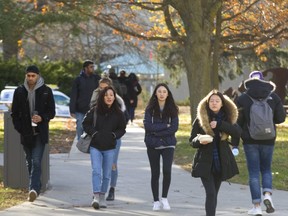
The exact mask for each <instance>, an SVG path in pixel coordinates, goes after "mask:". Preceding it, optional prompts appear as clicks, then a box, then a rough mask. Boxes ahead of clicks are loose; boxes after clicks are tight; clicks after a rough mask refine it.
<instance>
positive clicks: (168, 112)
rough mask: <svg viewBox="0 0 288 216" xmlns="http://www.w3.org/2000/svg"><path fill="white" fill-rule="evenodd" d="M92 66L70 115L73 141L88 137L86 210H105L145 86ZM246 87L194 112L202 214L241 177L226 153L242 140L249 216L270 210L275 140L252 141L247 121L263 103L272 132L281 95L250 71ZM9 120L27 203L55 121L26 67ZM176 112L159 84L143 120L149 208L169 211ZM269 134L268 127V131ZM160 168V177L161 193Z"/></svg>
mask: <svg viewBox="0 0 288 216" xmlns="http://www.w3.org/2000/svg"><path fill="white" fill-rule="evenodd" d="M93 68H94V63H93V62H92V61H85V62H84V64H83V69H82V71H81V73H80V75H79V76H78V77H77V78H76V79H75V81H74V84H73V87H72V92H71V102H70V112H71V115H72V116H73V117H75V118H76V121H77V136H78V138H79V137H80V136H81V134H82V133H83V131H85V132H86V133H87V134H88V135H90V136H91V137H92V141H91V145H90V158H91V166H92V191H93V200H92V204H91V205H92V206H93V208H95V209H99V208H106V207H107V204H106V201H111V200H114V199H115V187H116V182H117V177H118V168H117V160H118V155H119V151H120V146H121V137H122V136H123V135H124V134H125V133H126V124H127V121H128V118H129V119H130V121H131V122H133V119H134V115H135V113H134V112H135V107H136V106H137V96H138V95H139V94H140V93H141V91H142V89H141V86H140V84H139V82H138V79H137V77H136V75H135V74H133V73H131V74H130V75H129V76H128V77H126V74H125V71H121V72H120V74H121V75H120V77H119V79H118V78H115V74H114V73H115V71H113V70H111V71H109V74H108V75H107V76H104V77H102V78H101V77H100V76H98V75H95V74H94V73H93ZM117 82H118V84H119V83H122V84H125V86H126V87H125V86H122V87H121V86H120V85H119V86H120V88H118V89H120V90H118V91H117V90H116V89H117V88H116V87H115V86H116V85H117V84H116V83H117ZM129 83H130V84H129ZM244 86H245V89H246V91H245V93H244V94H242V95H241V96H240V97H238V98H237V101H236V102H235V103H234V102H233V101H232V100H231V99H230V98H229V97H228V96H226V95H223V94H222V93H221V92H220V91H218V90H212V91H211V92H209V94H207V96H205V97H204V98H203V99H202V100H201V101H200V103H199V104H198V107H197V115H196V117H195V119H194V121H193V123H192V130H191V135H190V138H189V143H190V145H191V146H192V147H193V148H195V149H196V153H195V155H194V159H193V164H192V176H193V177H196V178H198V177H199V178H200V179H201V182H202V184H203V186H204V189H205V194H206V201H205V211H206V216H215V215H216V208H217V196H218V192H219V190H220V186H221V183H222V181H225V180H228V179H230V178H232V177H233V176H235V175H237V174H239V170H238V167H237V163H236V160H235V155H233V153H232V151H231V149H233V148H238V146H239V143H240V138H241V139H242V142H243V147H244V152H245V156H246V162H247V169H248V172H249V186H250V192H251V199H252V203H253V208H252V209H251V210H249V211H248V215H262V209H261V203H262V202H263V203H264V205H265V207H266V212H267V213H273V212H274V211H275V208H274V205H273V202H272V192H273V191H272V172H271V164H272V155H273V149H274V144H275V139H276V135H274V136H273V137H272V138H269V139H255V138H252V136H251V132H250V131H249V129H250V128H249V127H250V125H251V123H250V122H251V118H252V117H251V115H252V114H251V112H250V111H251V106H252V105H253V103H254V100H255V101H263V100H265V101H267V103H268V104H269V107H270V109H271V110H272V111H271V113H273V127H274V128H273V129H276V126H275V124H279V123H282V122H284V121H285V117H286V113H285V110H284V108H283V105H282V103H281V100H280V98H279V97H278V96H277V94H275V93H274V90H275V85H274V84H273V83H272V82H269V81H265V80H264V78H263V75H262V73H261V72H260V71H254V72H252V73H251V74H250V75H249V78H248V79H247V80H246V81H245V82H244ZM125 89H126V90H125ZM132 92H133V94H132ZM132 95H133V96H132ZM35 111H37V113H35ZM125 112H126V113H128V115H125ZM11 115H12V119H13V123H14V127H15V129H16V130H17V131H18V132H19V133H20V134H21V143H22V144H23V148H24V151H25V154H26V161H27V167H28V171H29V178H30V184H29V195H28V200H29V201H31V202H33V201H34V200H35V199H36V198H37V196H38V195H39V193H40V189H41V181H40V176H41V160H42V155H43V151H44V148H45V144H47V143H48V123H49V121H50V119H52V118H53V117H54V116H55V104H54V99H53V95H52V91H51V89H50V88H49V87H47V86H46V85H45V84H44V80H43V78H42V77H41V76H40V73H39V69H38V68H37V67H36V66H34V65H32V66H29V67H27V69H26V74H25V81H24V84H23V85H21V86H19V87H18V88H17V89H16V90H15V94H14V98H13V106H12V114H11ZM178 115H179V109H178V106H177V104H176V103H175V101H174V98H173V95H172V92H171V91H170V89H169V87H168V85H166V84H165V83H159V84H157V85H156V87H155V89H154V91H153V93H152V95H151V97H150V99H149V101H148V104H147V106H146V108H145V113H144V119H143V125H144V129H145V138H144V142H145V144H146V147H147V156H148V160H149V163H150V170H151V190H152V196H153V200H154V202H153V206H152V209H153V210H154V211H159V210H161V209H163V210H166V211H169V210H170V209H171V206H170V204H169V202H168V192H169V187H170V183H171V177H172V163H173V158H174V150H175V146H176V144H177V140H176V135H175V134H176V132H177V130H178V126H179V118H178ZM127 116H128V117H127ZM32 122H33V123H35V124H36V126H35V125H34V126H33V125H32V124H31V123H32ZM270 131H271V130H270V129H269V130H267V133H270ZM272 131H273V130H272ZM161 159H162V163H161ZM161 164H162V174H163V180H162V191H161V196H160V192H159V188H160V173H161V172H160V170H161ZM261 179H262V181H261ZM261 183H262V184H261ZM109 185H110V189H109V191H108V188H109ZM261 187H262V190H261ZM107 192H108V196H107V197H106V193H107Z"/></svg>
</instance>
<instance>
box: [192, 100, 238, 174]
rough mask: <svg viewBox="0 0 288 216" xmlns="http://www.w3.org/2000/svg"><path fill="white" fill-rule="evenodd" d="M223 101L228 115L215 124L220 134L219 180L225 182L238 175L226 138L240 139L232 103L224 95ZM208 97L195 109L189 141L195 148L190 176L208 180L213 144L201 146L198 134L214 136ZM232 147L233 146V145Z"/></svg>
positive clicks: (236, 113) (236, 112)
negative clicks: (208, 108) (195, 114)
mask: <svg viewBox="0 0 288 216" xmlns="http://www.w3.org/2000/svg"><path fill="white" fill-rule="evenodd" d="M224 98H225V101H224V104H223V106H227V107H228V109H227V110H229V113H226V117H227V120H226V121H225V120H222V123H221V124H217V128H218V130H219V131H220V132H221V133H220V144H219V158H220V163H221V179H222V180H227V179H229V178H232V177H233V176H234V175H236V174H238V173H239V171H238V167H237V164H236V161H235V158H234V156H233V154H232V151H231V148H230V146H229V142H228V137H229V136H231V137H232V138H233V139H235V138H236V139H237V138H239V137H240V133H241V129H240V128H239V126H238V125H237V124H236V122H237V117H238V111H237V107H236V105H235V104H234V103H233V101H232V100H231V99H230V98H228V97H227V96H225V95H224ZM208 99H209V98H208V96H206V97H205V98H203V99H202V100H201V101H200V103H199V105H198V108H197V117H196V119H195V120H194V122H193V125H192V131H191V136H190V139H189V141H190V142H191V145H192V146H193V148H197V151H196V153H195V155H194V159H193V164H192V176H193V177H203V178H207V179H208V178H210V176H211V174H212V163H213V144H212V143H209V144H207V145H202V144H201V143H200V141H199V139H198V138H199V136H198V134H203V135H204V134H208V135H210V136H212V137H214V136H215V134H214V131H213V130H212V128H211V126H210V121H209V116H208V110H207V108H206V107H207V103H208V102H207V101H208ZM233 139H232V143H233ZM232 145H235V144H234V143H233V144H232Z"/></svg>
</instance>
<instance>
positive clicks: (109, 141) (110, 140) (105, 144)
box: [92, 131, 116, 150]
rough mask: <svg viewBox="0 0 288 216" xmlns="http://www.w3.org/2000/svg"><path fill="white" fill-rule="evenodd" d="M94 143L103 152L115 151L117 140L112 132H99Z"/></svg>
mask: <svg viewBox="0 0 288 216" xmlns="http://www.w3.org/2000/svg"><path fill="white" fill-rule="evenodd" d="M92 142H93V143H94V144H95V146H96V147H97V148H99V149H101V150H108V149H113V148H115V146H116V139H115V138H114V136H113V134H112V132H110V131H99V132H98V133H97V134H96V135H95V136H94V137H93V141H92Z"/></svg>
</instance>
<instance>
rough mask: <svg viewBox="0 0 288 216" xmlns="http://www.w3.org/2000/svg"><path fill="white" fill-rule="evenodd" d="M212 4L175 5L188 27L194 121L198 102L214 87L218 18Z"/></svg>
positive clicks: (186, 46)
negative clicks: (213, 47)
mask: <svg viewBox="0 0 288 216" xmlns="http://www.w3.org/2000/svg"><path fill="white" fill-rule="evenodd" d="M212 4H213V1H210V0H208V1H205V2H203V1H201V0H197V1H196V0H193V1H186V0H182V1H179V0H175V1H173V6H174V8H176V9H177V11H178V12H179V14H180V16H181V18H182V21H183V24H184V28H185V31H186V37H185V40H184V44H183V60H184V64H185V68H186V73H187V80H188V86H189V96H190V112H191V120H192V121H193V120H194V119H195V117H196V112H197V106H198V103H199V102H200V100H201V99H202V98H203V97H204V96H206V95H207V93H208V92H209V91H210V90H211V76H210V71H211V59H210V58H211V38H212V37H211V36H212V30H213V25H214V23H213V20H214V19H213V18H212V19H211V13H210V11H209V9H208V10H207V8H211V7H210V6H209V5H212ZM205 8H206V9H205ZM213 14H214V13H213ZM213 16H214V15H213ZM215 16H216V14H215ZM215 16H214V17H215Z"/></svg>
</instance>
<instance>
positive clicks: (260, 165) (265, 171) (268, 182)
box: [243, 144, 274, 204]
mask: <svg viewBox="0 0 288 216" xmlns="http://www.w3.org/2000/svg"><path fill="white" fill-rule="evenodd" d="M243 146H244V151H245V156H246V161H247V168H248V172H249V186H250V192H251V197H252V203H253V204H255V203H260V202H261V185H260V173H261V176H262V190H263V191H262V192H263V194H264V193H265V192H270V193H272V172H271V164H272V156H273V151H274V145H258V144H245V145H243Z"/></svg>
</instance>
